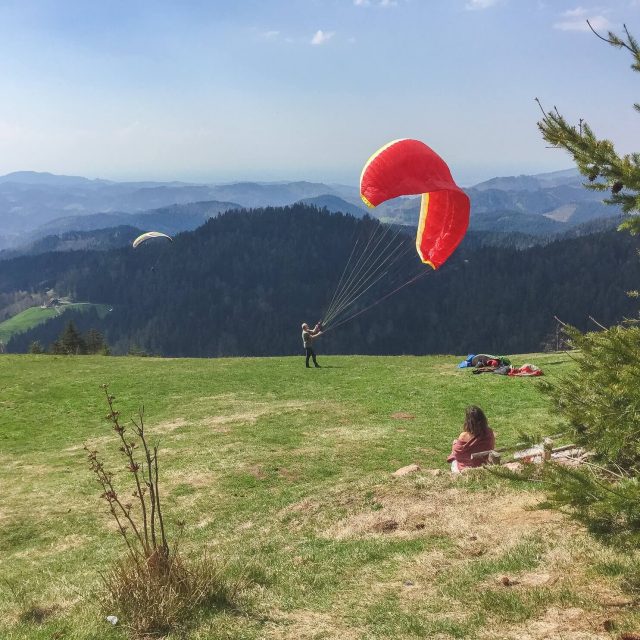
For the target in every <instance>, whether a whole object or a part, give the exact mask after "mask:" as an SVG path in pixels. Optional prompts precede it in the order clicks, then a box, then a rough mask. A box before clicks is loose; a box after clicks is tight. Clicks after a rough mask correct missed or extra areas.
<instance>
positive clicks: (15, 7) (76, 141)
mask: <svg viewBox="0 0 640 640" xmlns="http://www.w3.org/2000/svg"><path fill="white" fill-rule="evenodd" d="M587 18H590V19H591V20H592V22H593V24H594V26H597V28H598V29H600V30H601V31H603V32H606V30H607V29H609V28H611V29H614V30H618V29H619V28H620V27H621V25H622V23H623V22H624V23H626V24H627V25H628V27H629V28H630V29H631V31H632V32H635V33H636V35H637V36H639V37H640V1H639V0H602V1H601V2H595V3H594V4H591V3H587V4H582V5H579V4H578V3H577V2H575V1H574V2H569V1H565V0H224V1H223V0H209V1H205V0H182V1H179V0H173V1H172V2H169V1H165V0H103V1H98V0H0V174H3V173H8V172H10V171H15V170H22V169H31V170H37V171H51V172H54V173H67V174H78V175H85V176H88V177H104V178H111V179H116V180H119V179H140V178H145V179H158V180H168V179H179V180H189V181H206V182H220V181H230V180H238V179H257V180H287V179H308V180H317V181H337V182H343V183H350V184H356V183H357V180H358V177H359V174H360V170H361V167H362V165H363V163H364V162H365V161H366V159H367V158H368V156H369V155H370V154H371V153H372V152H373V151H375V150H376V149H377V148H378V147H379V146H381V145H382V144H384V143H386V142H388V141H389V140H392V139H395V138H400V137H412V138H419V139H421V140H423V141H425V142H426V143H427V144H429V145H430V146H432V147H433V148H434V149H435V150H436V151H438V152H439V153H440V154H441V155H442V156H443V157H444V158H445V160H447V162H448V163H449V165H450V167H451V169H452V171H453V174H454V177H455V178H456V179H457V180H458V182H460V183H461V184H462V185H468V184H471V183H473V182H477V181H479V180H481V179H485V178H489V177H492V176H494V175H514V174H520V173H532V172H539V171H547V170H554V169H560V168H567V167H569V166H571V162H570V160H569V158H568V156H566V155H564V154H563V153H562V152H560V151H556V150H551V149H547V148H545V144H544V142H543V141H542V139H541V138H540V135H539V133H538V130H537V128H536V120H537V119H538V118H539V115H540V113H539V111H538V107H537V106H536V104H535V102H534V98H535V97H536V96H537V97H539V98H540V99H541V100H542V101H543V103H544V104H545V105H546V106H548V107H551V106H553V105H557V106H558V108H559V109H560V111H561V112H563V113H564V114H565V115H567V116H569V117H571V118H572V119H576V120H577V119H578V118H579V117H584V118H586V119H587V121H589V122H590V123H591V124H592V126H593V127H594V128H595V129H596V132H597V133H599V134H600V135H602V136H606V137H609V138H611V139H613V140H614V141H615V142H616V144H617V145H618V147H619V149H620V150H622V151H630V150H637V149H640V135H639V131H640V129H639V125H640V116H639V115H638V114H636V113H634V111H633V109H632V106H631V105H632V103H633V102H634V101H640V91H639V90H638V89H639V88H640V75H638V74H634V72H633V71H631V69H630V68H629V65H630V56H629V55H628V54H627V53H626V52H623V51H618V50H615V49H613V48H612V47H610V46H608V45H606V44H605V43H603V42H601V41H599V40H598V39H597V38H596V37H595V36H594V35H593V34H591V33H590V32H589V31H588V30H587V25H586V22H585V21H586V19H587Z"/></svg>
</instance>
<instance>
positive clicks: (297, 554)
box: [0, 355, 633, 640]
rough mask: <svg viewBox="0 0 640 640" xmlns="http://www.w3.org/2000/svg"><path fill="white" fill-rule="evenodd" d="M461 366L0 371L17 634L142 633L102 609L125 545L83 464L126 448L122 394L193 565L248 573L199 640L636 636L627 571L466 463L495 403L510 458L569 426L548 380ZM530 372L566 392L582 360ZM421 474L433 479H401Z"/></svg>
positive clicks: (1, 609) (67, 365)
mask: <svg viewBox="0 0 640 640" xmlns="http://www.w3.org/2000/svg"><path fill="white" fill-rule="evenodd" d="M458 360H459V359H458V358H456V357H420V358H418V357H320V362H321V363H322V364H323V368H321V369H305V368H304V363H303V358H302V357H300V358H264V359H242V358H238V359H216V360H186V359H184V360H179V359H173V360H172V359H151V358H110V357H88V356H86V357H53V356H3V357H0V389H1V390H2V392H1V394H0V419H1V426H0V487H2V491H0V575H2V576H3V578H4V579H3V581H2V582H1V583H0V637H2V638H11V639H13V638H29V639H31V638H33V639H36V640H37V639H43V640H44V639H45V638H47V639H49V638H53V637H55V638H65V639H66V638H73V639H89V638H91V639H96V640H97V639H98V638H100V639H103V638H105V639H110V638H114V639H115V638H126V637H127V635H126V632H125V630H124V629H123V628H122V627H121V626H116V627H111V626H110V625H109V624H107V623H106V622H105V621H104V616H105V615H106V614H107V613H117V612H105V611H101V610H100V608H99V605H98V596H99V592H100V588H101V582H100V577H99V572H100V571H102V570H104V569H105V568H107V567H108V566H109V564H110V563H111V562H112V561H113V560H114V559H115V558H117V557H119V556H120V555H121V554H122V553H123V546H122V544H121V542H120V540H119V538H118V536H117V534H116V533H115V531H114V528H113V525H112V524H111V522H110V520H109V517H108V515H107V513H106V505H105V504H104V503H103V502H102V501H100V500H99V498H98V495H99V490H98V486H97V485H96V483H94V481H93V479H92V477H91V476H90V473H89V471H88V467H87V463H86V459H85V454H84V452H83V450H82V445H83V443H85V442H87V443H89V444H90V445H91V446H92V447H94V448H96V449H98V450H99V451H100V452H107V451H115V450H116V449H117V446H116V443H115V440H114V437H113V436H114V434H113V432H112V431H110V428H109V425H108V423H107V422H106V421H105V420H104V416H105V414H106V410H107V409H106V405H105V402H104V397H103V395H102V391H101V390H100V388H99V386H100V385H101V384H102V383H109V384H110V389H111V392H112V393H113V394H114V395H115V396H116V405H117V408H118V409H119V410H120V412H121V414H122V416H134V415H135V414H136V413H137V410H138V407H139V406H140V405H142V404H144V406H145V414H146V422H147V427H148V429H149V432H150V433H152V434H153V436H152V438H151V439H152V441H157V442H158V443H159V444H160V473H161V489H162V491H163V496H164V499H165V505H166V506H165V508H166V514H165V518H166V520H168V525H169V528H170V530H175V527H176V523H177V522H178V521H180V520H184V521H185V523H186V535H185V539H184V541H183V543H182V544H183V549H184V551H185V552H186V553H187V554H195V553H197V552H198V551H199V550H202V549H207V551H208V553H209V554H210V556H211V557H213V558H221V559H224V560H225V561H228V562H230V563H231V565H232V566H243V567H244V568H245V570H246V572H247V575H248V577H249V578H250V585H249V586H248V587H247V588H246V590H245V592H243V595H242V603H243V604H242V607H241V609H240V610H239V611H226V612H214V611H212V612H210V613H209V614H206V615H204V616H203V617H202V619H198V620H194V621H193V626H192V628H190V629H189V630H188V631H187V632H186V634H185V635H183V636H179V637H187V638H197V639H204V638H229V639H232V638H233V639H238V638H246V639H259V638H260V639H261V638H280V639H285V638H289V639H294V638H295V639H301V638H302V639H304V638H309V639H311V638H315V639H320V638H323V639H327V638H347V639H351V638H426V637H429V638H441V639H446V638H519V637H525V636H523V635H522V634H523V632H524V630H530V629H531V628H540V629H547V631H548V630H549V628H552V629H555V631H553V632H552V634H551V635H546V636H545V635H535V634H532V635H527V636H526V637H527V638H543V637H572V638H578V637H580V638H608V637H611V636H609V634H608V632H606V631H604V630H603V627H602V623H603V621H604V620H605V619H613V618H615V620H616V624H617V625H618V627H617V628H622V627H620V625H622V626H624V625H627V626H628V625H630V624H631V623H632V622H633V619H632V618H630V615H631V614H628V613H627V612H626V609H624V607H622V608H621V607H620V606H619V604H617V605H616V604H613V605H608V604H607V599H611V598H614V599H615V598H618V600H619V599H620V597H621V596H620V593H619V589H618V587H617V585H616V582H615V579H614V578H612V577H610V576H608V575H603V574H615V573H616V571H617V570H618V569H619V567H620V566H621V564H620V563H624V558H623V557H622V556H621V557H617V556H613V555H607V553H609V552H606V551H604V550H602V549H600V547H598V545H596V544H594V543H593V542H592V541H591V540H589V539H587V538H586V537H585V536H584V534H583V533H582V532H581V531H580V530H579V529H577V528H576V527H575V526H574V525H571V524H569V523H567V522H566V521H565V520H564V519H563V517H562V516H560V515H559V514H557V513H555V512H552V511H546V510H539V509H538V510H536V509H535V507H536V505H538V503H539V502H540V500H541V497H540V495H539V494H538V493H537V492H536V491H535V490H534V489H533V488H531V487H525V488H524V489H523V490H516V489H515V488H513V487H512V486H505V485H503V484H502V483H499V482H497V481H496V480H494V479H493V478H492V477H490V476H488V474H486V473H483V472H480V473H472V474H468V475H467V477H462V478H458V479H452V478H451V477H450V475H449V474H448V472H447V471H446V469H447V465H446V462H445V458H446V455H447V453H448V451H449V448H450V444H451V440H452V439H453V438H454V437H456V436H457V434H458V433H459V432H460V429H461V423H462V417H463V412H464V408H465V406H467V405H468V404H472V403H473V404H479V405H480V406H482V407H483V408H484V409H485V410H486V412H487V414H488V417H489V419H490V423H491V424H492V426H493V428H494V430H495V431H496V433H497V437H498V443H499V444H509V443H514V442H515V441H516V440H517V433H518V431H519V430H521V429H536V430H540V431H542V432H544V433H555V432H556V431H558V429H559V426H560V425H559V424H558V421H557V419H556V418H555V417H554V416H552V415H550V413H549V411H548V408H547V404H546V401H545V400H544V399H543V398H542V397H541V396H540V395H539V394H538V393H537V392H536V387H537V385H538V384H539V380H536V379H508V378H505V377H501V376H490V375H480V376H475V375H472V374H471V372H469V371H464V370H458V369H456V368H455V365H456V363H457V362H458ZM514 361H515V362H516V363H523V362H529V361H533V362H535V363H536V364H539V365H540V366H542V367H543V369H544V370H545V373H546V374H547V379H549V380H551V381H553V379H554V378H556V377H557V376H558V375H559V374H560V373H562V372H565V371H567V370H568V368H569V367H570V366H571V365H570V362H571V361H570V359H569V358H568V357H567V356H558V355H535V356H534V355H530V356H524V357H518V358H514ZM399 413H402V414H404V417H399V416H398V415H396V414H399ZM407 414H408V415H407ZM411 416H413V417H411ZM123 422H124V421H123ZM109 460H110V461H112V463H113V464H114V465H115V469H116V470H117V472H118V473H117V476H116V481H117V483H122V482H124V481H126V479H127V474H126V472H125V471H124V470H123V466H122V464H121V462H118V459H117V457H116V456H115V454H109ZM413 462H416V463H418V464H419V465H420V466H421V467H422V468H423V471H422V472H420V473H418V474H415V475H411V476H407V477H404V478H393V477H392V476H391V472H393V471H394V470H395V469H397V468H398V467H401V466H403V465H406V464H409V463H413ZM432 469H440V470H442V473H440V475H434V474H433V473H432V472H431V471H430V470H432ZM505 574H507V575H509V576H510V577H511V578H512V579H513V580H515V583H514V584H515V585H516V586H511V587H506V586H505V585H504V584H503V583H502V581H501V577H502V576H503V575H505ZM34 608H38V610H39V611H44V612H45V613H44V615H41V616H39V617H38V619H37V620H34V616H33V615H31V614H30V612H31V613H32V612H33V610H34ZM594 624H595V625H596V627H597V625H600V627H597V628H598V630H597V631H595V632H594V631H593V625H594ZM532 625H533V627H532ZM535 625H538V626H537V627H536V626H535ZM554 625H555V626H554ZM582 632H584V633H585V634H586V633H587V632H589V633H590V634H591V635H575V634H579V633H582ZM532 633H533V632H532ZM554 634H555V635H554ZM571 634H574V635H571ZM176 637H178V636H176Z"/></svg>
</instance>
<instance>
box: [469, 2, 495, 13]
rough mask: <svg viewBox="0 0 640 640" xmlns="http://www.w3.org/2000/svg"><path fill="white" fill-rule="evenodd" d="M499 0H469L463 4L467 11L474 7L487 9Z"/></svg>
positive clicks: (472, 9) (474, 8)
mask: <svg viewBox="0 0 640 640" xmlns="http://www.w3.org/2000/svg"><path fill="white" fill-rule="evenodd" d="M499 1H500V0H469V2H467V4H466V5H465V8H466V9H468V10H469V11H474V10H476V9H488V8H489V7H493V6H494V5H496V4H498V2H499Z"/></svg>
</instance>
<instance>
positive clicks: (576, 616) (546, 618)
mask: <svg viewBox="0 0 640 640" xmlns="http://www.w3.org/2000/svg"><path fill="white" fill-rule="evenodd" d="M605 620H606V617H603V616H602V614H593V613H589V612H587V611H585V610H584V609H581V608H579V607H569V608H563V609H560V608H558V607H550V608H549V609H547V610H546V611H545V612H544V614H543V615H542V616H540V617H539V618H535V619H534V620H528V621H527V622H525V623H523V624H518V625H514V626H513V627H511V628H508V629H500V628H494V629H492V630H487V631H484V632H483V633H482V634H481V635H480V636H479V637H480V638H482V639H483V640H485V639H486V640H605V639H607V640H611V635H610V634H609V633H608V632H607V631H606V630H605V629H604V627H603V624H604V622H605Z"/></svg>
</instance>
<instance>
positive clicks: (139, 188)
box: [0, 169, 620, 249]
mask: <svg viewBox="0 0 640 640" xmlns="http://www.w3.org/2000/svg"><path fill="white" fill-rule="evenodd" d="M583 180H584V178H583V177H582V176H580V174H579V173H578V172H577V171H576V170H575V169H569V170H565V171H555V172H551V173H543V174H538V175H533V176H527V175H520V176H507V177H497V178H492V179H490V180H487V181H485V182H481V183H479V184H477V185H475V186H473V187H470V188H468V189H466V192H467V193H468V195H469V197H470V199H471V224H470V229H472V230H474V229H475V230H482V231H490V232H502V233H509V234H510V233H526V234H534V235H545V234H549V233H564V232H565V231H567V230H569V229H570V228H572V227H573V226H575V225H580V224H582V223H585V222H588V221H590V220H597V219H599V218H609V217H612V216H613V217H615V216H617V215H619V214H620V211H619V210H618V209H616V208H615V207H610V206H608V205H605V204H603V203H602V194H601V193H597V192H593V191H589V190H587V189H585V188H584V186H583ZM205 202H209V203H219V206H218V205H214V204H212V205H211V215H217V214H219V213H220V212H222V211H223V210H225V209H226V208H227V209H229V208H240V207H244V208H256V207H265V206H272V207H279V206H288V205H291V204H294V203H296V202H302V203H306V204H313V205H315V206H318V207H319V208H321V209H322V208H326V209H327V210H328V211H330V212H336V211H342V212H344V213H349V214H351V215H354V216H356V217H361V216H362V215H364V213H365V212H366V213H369V215H372V216H374V217H378V218H379V219H381V220H383V221H386V222H391V223H397V224H406V225H415V224H417V219H418V211H419V198H415V197H407V198H397V199H395V200H392V201H389V202H386V203H383V204H382V205H380V206H379V207H377V208H375V209H366V208H365V207H364V206H363V204H362V201H361V199H360V196H359V193H358V189H357V188H356V187H353V186H348V185H338V184H324V183H321V182H308V181H291V182H286V181H285V182H235V183H226V184H217V185H215V184H211V185H207V184H190V183H185V182H177V181H174V182H166V183H163V182H152V181H148V182H113V181H109V180H101V179H93V180H90V179H88V178H83V177H80V176H56V175H54V174H50V173H36V172H32V171H18V172H14V173H11V174H7V175H6V176H1V177H0V249H2V248H4V247H15V246H18V245H25V244H28V243H29V242H31V241H32V236H33V235H34V234H35V235H36V236H38V237H42V236H44V235H52V234H53V235H56V234H60V233H65V232H68V231H73V230H85V231H87V230H95V229H101V228H105V227H113V226H120V225H130V226H134V227H140V226H142V227H149V226H153V225H156V227H157V228H158V230H161V231H165V232H167V233H176V232H178V231H183V230H189V229H194V228H195V227H196V226H198V225H199V224H202V222H204V221H205V220H206V217H203V215H202V214H201V212H199V211H198V207H199V205H200V204H201V203H205ZM170 207H176V208H174V209H172V210H171V209H169V208H170ZM180 207H182V208H180ZM161 210H163V211H162V213H160V211H161ZM152 214H153V215H152ZM140 215H145V216H148V217H146V218H144V219H143V220H141V219H139V218H137V217H135V216H140Z"/></svg>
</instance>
